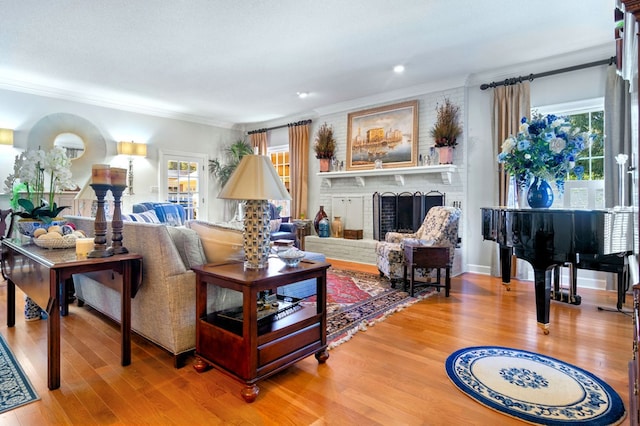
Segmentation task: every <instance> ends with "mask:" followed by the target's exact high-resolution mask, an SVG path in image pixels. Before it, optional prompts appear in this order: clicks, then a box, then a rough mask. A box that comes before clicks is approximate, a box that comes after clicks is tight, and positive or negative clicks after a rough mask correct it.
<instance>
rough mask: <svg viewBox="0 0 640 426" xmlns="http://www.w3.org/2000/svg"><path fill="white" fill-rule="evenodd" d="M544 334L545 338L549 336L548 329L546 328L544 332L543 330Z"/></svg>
mask: <svg viewBox="0 0 640 426" xmlns="http://www.w3.org/2000/svg"><path fill="white" fill-rule="evenodd" d="M542 332H543V333H544V334H545V336H546V335H547V334H549V329H548V328H545V329H544V330H542Z"/></svg>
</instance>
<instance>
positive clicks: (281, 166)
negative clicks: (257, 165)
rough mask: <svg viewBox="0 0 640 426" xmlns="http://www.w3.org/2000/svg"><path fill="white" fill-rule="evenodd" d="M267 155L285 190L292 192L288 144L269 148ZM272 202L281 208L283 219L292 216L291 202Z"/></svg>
mask: <svg viewBox="0 0 640 426" xmlns="http://www.w3.org/2000/svg"><path fill="white" fill-rule="evenodd" d="M267 155H268V156H269V157H270V158H271V162H272V163H273V167H275V169H276V171H277V172H278V176H280V180H281V181H282V183H283V184H284V186H285V188H287V191H289V190H291V188H290V182H291V176H290V171H289V145H288V144H287V145H279V146H274V147H269V148H268V149H267ZM271 202H272V203H273V204H274V205H275V206H276V207H280V216H281V217H289V216H291V211H290V209H291V207H290V201H289V200H272V201H271Z"/></svg>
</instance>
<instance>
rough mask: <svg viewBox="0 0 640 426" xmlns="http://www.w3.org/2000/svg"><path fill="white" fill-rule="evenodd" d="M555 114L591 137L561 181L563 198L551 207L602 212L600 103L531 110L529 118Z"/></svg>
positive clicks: (595, 101)
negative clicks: (562, 181)
mask: <svg viewBox="0 0 640 426" xmlns="http://www.w3.org/2000/svg"><path fill="white" fill-rule="evenodd" d="M535 112H538V113H540V114H555V115H562V116H565V117H568V119H569V121H570V122H571V125H572V126H573V127H579V128H580V129H581V130H583V131H588V132H590V133H593V134H594V137H593V140H592V143H591V144H590V146H589V147H588V148H586V149H585V150H584V151H582V152H581V153H580V156H579V158H578V160H577V161H576V166H582V170H583V172H578V173H577V174H576V170H580V167H577V168H574V169H573V170H572V171H571V172H569V176H567V180H566V181H565V190H564V194H562V195H560V196H559V199H558V200H557V202H556V201H554V207H565V208H590V209H594V208H604V203H605V200H604V178H605V170H604V99H603V98H597V99H590V100H586V101H579V102H571V103H566V104H560V105H549V106H545V107H539V108H533V109H532V114H533V113H535Z"/></svg>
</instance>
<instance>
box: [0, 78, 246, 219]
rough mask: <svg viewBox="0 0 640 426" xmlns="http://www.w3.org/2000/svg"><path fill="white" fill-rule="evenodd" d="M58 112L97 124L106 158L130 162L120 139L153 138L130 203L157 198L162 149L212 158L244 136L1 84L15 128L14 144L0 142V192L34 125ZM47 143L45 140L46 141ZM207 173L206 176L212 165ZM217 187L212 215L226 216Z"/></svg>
mask: <svg viewBox="0 0 640 426" xmlns="http://www.w3.org/2000/svg"><path fill="white" fill-rule="evenodd" d="M55 113H68V114H73V115H76V116H79V117H81V118H84V119H86V120H88V121H89V122H91V123H92V124H93V125H94V126H96V127H97V128H98V129H99V131H100V133H101V134H102V136H103V137H104V139H105V142H106V158H104V159H103V160H102V162H105V163H109V164H113V165H119V166H121V167H127V166H128V160H127V159H125V158H120V157H116V142H117V141H121V140H125V141H130V140H133V141H135V142H142V143H147V144H149V147H148V150H147V157H146V158H144V159H136V160H135V162H134V172H135V173H134V188H135V195H134V196H132V199H130V200H126V201H125V203H126V204H129V205H130V204H132V203H134V202H141V201H156V200H158V197H159V195H158V194H157V193H155V192H152V190H151V188H152V187H157V186H158V185H159V180H158V150H159V149H170V150H180V151H184V152H195V153H204V154H206V155H208V156H209V158H215V157H218V156H220V155H221V149H223V147H224V146H225V145H227V144H229V143H231V142H233V141H234V140H236V139H237V138H239V137H242V132H241V131H240V130H233V129H224V128H220V127H214V126H211V125H206V124H198V123H192V122H187V121H181V120H175V119H170V118H161V117H154V116H150V115H145V114H139V113H133V112H128V111H122V110H117V109H112V108H104V107H99V106H93V105H87V104H83V103H79V102H72V101H67V100H60V99H54V98H49V97H45V96H38V95H32V94H26V93H19V92H14V91H9V90H0V127H1V128H11V129H14V130H15V134H14V145H15V146H14V147H13V148H12V147H7V146H0V179H1V181H0V182H2V184H0V192H2V191H4V184H3V182H4V180H5V178H6V177H7V175H8V174H9V173H11V172H12V171H13V161H14V157H15V155H17V154H19V153H20V152H21V151H22V150H23V149H25V148H26V146H27V139H28V137H29V132H30V131H31V129H32V127H33V126H34V125H35V124H36V123H37V122H38V121H39V120H41V119H42V118H43V117H46V116H48V115H50V114H55ZM43 145H45V146H46V143H45V141H43ZM89 149H90V147H89ZM88 173H90V171H88ZM205 173H206V175H207V176H208V170H207V171H206V172H205ZM88 176H89V174H86V175H84V176H82V177H81V178H80V181H79V182H77V183H78V184H79V185H83V184H84V182H86V180H87V179H88ZM219 190H220V188H219V187H218V185H217V183H216V182H215V180H213V179H212V180H211V181H210V185H209V194H208V197H207V198H208V208H207V212H208V216H209V219H210V220H221V219H222V210H223V207H222V206H223V201H222V200H219V199H217V198H216V195H217V193H218V192H219ZM5 200H6V197H5V198H3V201H5Z"/></svg>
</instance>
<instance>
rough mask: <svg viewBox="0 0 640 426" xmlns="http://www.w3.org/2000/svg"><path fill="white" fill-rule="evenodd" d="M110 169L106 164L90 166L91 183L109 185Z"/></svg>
mask: <svg viewBox="0 0 640 426" xmlns="http://www.w3.org/2000/svg"><path fill="white" fill-rule="evenodd" d="M110 169H111V168H110V167H109V165H108V164H94V165H93V166H91V183H95V184H100V185H111V170H110Z"/></svg>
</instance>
